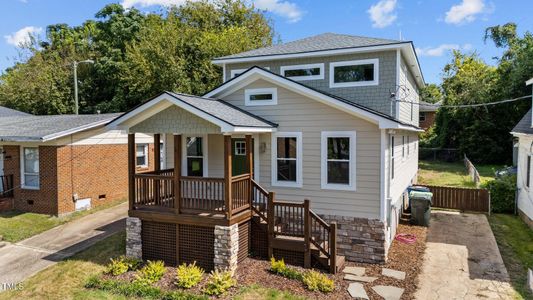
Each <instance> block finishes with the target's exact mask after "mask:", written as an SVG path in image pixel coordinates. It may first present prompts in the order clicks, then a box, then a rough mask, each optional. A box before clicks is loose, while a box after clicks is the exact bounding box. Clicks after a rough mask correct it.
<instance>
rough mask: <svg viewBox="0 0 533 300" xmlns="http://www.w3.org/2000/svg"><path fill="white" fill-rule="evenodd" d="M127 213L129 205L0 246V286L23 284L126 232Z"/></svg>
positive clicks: (124, 204)
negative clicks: (118, 233)
mask: <svg viewBox="0 0 533 300" xmlns="http://www.w3.org/2000/svg"><path fill="white" fill-rule="evenodd" d="M127 211H128V204H127V203H123V204H120V205H118V206H115V207H112V208H108V209H105V210H102V211H99V212H96V213H93V214H90V215H87V216H84V217H82V218H80V219H78V220H75V221H72V222H69V223H66V224H63V225H61V226H58V227H55V228H52V229H50V230H48V231H45V232H43V233H41V234H38V235H36V236H33V237H31V238H28V239H26V240H23V241H20V242H18V243H15V244H10V243H0V270H1V272H0V283H2V284H11V283H13V284H15V283H19V282H21V281H23V280H25V279H26V278H28V277H30V276H32V275H33V274H35V273H37V272H39V271H41V270H43V269H45V268H47V267H49V266H50V265H53V264H55V263H57V262H58V261H61V260H63V259H65V258H67V257H69V256H72V255H74V254H75V253H77V252H80V251H82V250H84V249H86V248H88V247H89V246H91V245H93V244H95V243H96V242H98V241H100V240H102V239H104V238H106V237H108V236H110V235H112V234H114V233H117V232H119V231H121V230H123V229H124V228H125V225H126V221H125V218H126V216H127ZM0 292H1V290H0Z"/></svg>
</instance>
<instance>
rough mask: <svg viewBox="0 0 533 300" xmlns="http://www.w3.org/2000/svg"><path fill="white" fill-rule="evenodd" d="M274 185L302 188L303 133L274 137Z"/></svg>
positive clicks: (283, 134)
mask: <svg viewBox="0 0 533 300" xmlns="http://www.w3.org/2000/svg"><path fill="white" fill-rule="evenodd" d="M272 185H275V186H287V187H301V186H302V133H301V132H285V133H281V132H280V133H276V134H273V135H272Z"/></svg>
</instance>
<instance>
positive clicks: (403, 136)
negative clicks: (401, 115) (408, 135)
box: [402, 135, 406, 161]
mask: <svg viewBox="0 0 533 300" xmlns="http://www.w3.org/2000/svg"><path fill="white" fill-rule="evenodd" d="M405 158H406V156H405V135H402V161H405Z"/></svg>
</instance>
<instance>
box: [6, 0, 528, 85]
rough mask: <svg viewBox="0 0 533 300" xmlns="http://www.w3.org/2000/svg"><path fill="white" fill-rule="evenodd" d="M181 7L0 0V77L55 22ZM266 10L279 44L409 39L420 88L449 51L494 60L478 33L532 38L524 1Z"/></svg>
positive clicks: (420, 0)
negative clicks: (26, 43)
mask: <svg viewBox="0 0 533 300" xmlns="http://www.w3.org/2000/svg"><path fill="white" fill-rule="evenodd" d="M183 1H184V0H117V1H105V0H91V1H87V0H2V4H0V5H1V6H0V8H1V9H0V70H4V69H5V68H7V67H9V66H11V65H13V64H14V62H15V59H16V57H17V53H18V52H17V48H16V46H15V45H16V44H17V43H18V42H20V41H21V40H23V39H24V38H25V37H26V36H27V34H28V33H29V32H33V33H37V34H39V33H40V35H41V36H42V35H44V31H45V30H46V26H47V25H49V24H56V23H67V24H69V25H79V24H81V23H82V22H83V21H84V20H86V19H89V18H93V17H94V14H95V13H96V12H97V11H98V10H99V9H101V8H102V7H103V6H104V5H105V4H107V3H111V2H117V3H121V4H122V5H123V6H125V7H131V6H135V7H137V8H140V9H141V10H143V11H151V10H157V9H158V8H159V7H158V5H168V4H179V3H182V2H183ZM253 2H254V4H255V5H256V6H257V7H259V8H262V9H265V10H267V11H268V14H269V15H270V16H271V17H272V18H273V20H274V26H275V30H276V32H277V33H278V34H279V35H280V37H281V39H282V41H284V42H287V41H292V40H296V39H299V38H303V37H306V36H311V35H315V34H319V33H323V32H335V33H345V34H354V35H363V36H372V37H383V38H393V39H398V38H399V37H400V33H401V36H402V38H403V39H405V40H412V41H413V42H414V43H415V46H416V47H417V48H418V53H419V59H420V64H421V66H422V70H423V72H424V77H425V79H426V82H428V83H438V82H440V77H441V72H442V67H443V66H444V65H445V64H446V62H448V61H449V60H450V49H463V50H466V51H477V52H478V53H479V54H480V55H481V57H482V58H483V59H485V61H486V62H488V63H491V64H494V59H493V57H495V56H499V55H501V50H500V49H496V48H495V47H494V46H493V45H492V43H490V42H489V43H487V44H485V43H484V42H483V34H484V30H485V28H486V27H489V26H494V25H498V24H504V23H506V22H510V21H512V22H515V23H517V24H518V29H519V31H520V33H523V32H524V31H528V30H529V31H533V17H532V16H531V12H532V11H533V1H531V0H492V1H490V0H328V1H324V0H322V1H316V0H315V1H311V0H254V1H253Z"/></svg>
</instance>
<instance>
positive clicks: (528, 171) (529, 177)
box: [526, 155, 531, 187]
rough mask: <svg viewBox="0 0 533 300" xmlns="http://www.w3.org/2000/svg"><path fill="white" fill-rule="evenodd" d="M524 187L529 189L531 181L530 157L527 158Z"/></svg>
mask: <svg viewBox="0 0 533 300" xmlns="http://www.w3.org/2000/svg"><path fill="white" fill-rule="evenodd" d="M526 177H527V178H526V187H529V182H530V181H531V155H528V156H527V172H526Z"/></svg>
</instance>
